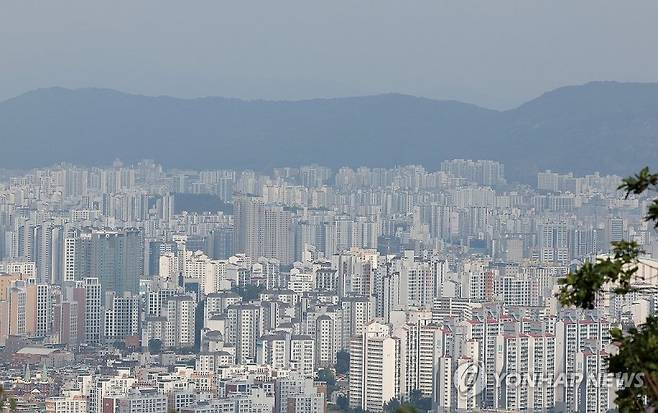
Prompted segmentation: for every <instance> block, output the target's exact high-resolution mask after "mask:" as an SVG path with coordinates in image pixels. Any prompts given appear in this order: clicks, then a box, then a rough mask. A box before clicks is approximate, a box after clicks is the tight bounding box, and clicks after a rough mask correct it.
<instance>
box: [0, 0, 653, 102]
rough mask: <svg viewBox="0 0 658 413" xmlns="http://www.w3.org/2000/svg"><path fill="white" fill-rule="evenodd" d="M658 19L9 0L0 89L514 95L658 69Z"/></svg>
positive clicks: (543, 8)
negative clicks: (54, 88)
mask: <svg viewBox="0 0 658 413" xmlns="http://www.w3.org/2000/svg"><path fill="white" fill-rule="evenodd" d="M657 21H658V1H656V0H632V1H622V0H615V1H608V0H544V1H533V0H516V1H512V0H481V1H469V0H453V1H441V0H433V1H415V0H396V1H392V0H373V1H367V0H350V1H347V0H325V1H313V0H300V1H289V0H268V1H247V0H233V1H220V0H208V1H204V0H192V1H180V0H178V1H166V0H112V1H91V0H75V1H67V0H57V1H31V0H0V100H4V99H6V98H9V97H12V96H15V95H18V94H21V93H23V92H25V91H28V90H31V89H35V88H39V87H49V86H65V87H73V88H77V87H87V86H94V87H107V88H115V89H119V90H122V91H127V92H135V93H142V94H148V95H173V96H181V97H192V96H207V95H221V96H234V97H242V98H266V99H301V98H309V97H326V96H346V95H361V94H373V93H382V92H400V93H408V94H414V95H419V96H427V97H432V98H447V99H459V100H464V101H469V102H473V103H478V104H481V105H484V106H489V107H496V108H506V107H511V106H515V105H517V104H519V103H520V102H522V101H524V100H527V99H529V98H532V97H535V96H536V95H538V94H541V93H542V92H544V91H546V90H549V89H552V88H555V87H558V86H562V85H566V84H577V83H584V82H587V81H590V80H620V81H658V43H657V41H658V24H657V23H656V22H657Z"/></svg>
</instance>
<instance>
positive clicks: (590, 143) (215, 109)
mask: <svg viewBox="0 0 658 413" xmlns="http://www.w3.org/2000/svg"><path fill="white" fill-rule="evenodd" d="M0 142H1V146H0V153H1V154H2V158H1V159H2V164H0V167H4V168H27V167H34V166H44V165H49V164H53V163H56V162H60V161H70V162H76V163H81V164H109V163H110V162H111V161H112V160H114V159H115V158H120V159H122V160H124V161H127V162H132V161H135V160H138V159H141V158H152V159H156V160H158V161H160V162H162V163H163V164H165V165H166V166H168V167H190V168H231V167H248V168H253V169H257V170H266V169H269V168H271V167H275V166H284V165H291V166H292V165H301V164H307V163H311V162H317V163H320V164H323V165H327V166H331V167H334V168H335V167H340V166H359V165H368V166H386V167H390V166H394V165H396V164H398V165H399V164H408V163H420V164H423V165H425V166H426V167H427V168H429V169H436V168H438V166H439V163H440V162H441V160H443V159H452V158H478V159H495V160H500V161H502V162H504V163H505V166H506V168H507V172H508V175H509V176H511V177H512V178H515V179H520V180H524V181H532V180H533V179H534V174H535V173H536V171H537V170H540V169H545V168H550V169H553V170H558V171H574V172H576V173H578V174H582V173H589V172H593V171H601V172H602V173H618V174H628V173H631V172H634V171H635V170H637V169H638V168H639V167H641V166H644V165H653V166H658V84H638V83H616V82H593V83H588V84H585V85H582V86H570V87H564V88H560V89H557V90H554V91H552V92H548V93H546V94H544V95H542V96H540V97H538V98H537V99H534V100H532V101H530V102H527V103H525V104H523V105H521V106H520V107H518V108H516V109H513V110H508V111H494V110H489V109H484V108H481V107H478V106H474V105H470V104H464V103H460V102H455V101H437V100H431V99H424V98H417V97H412V96H405V95H397V94H387V95H377V96H365V97H353V98H336V99H314V100H303V101H260V100H255V101H245V100H238V99H226V98H218V97H208V98H199V99H177V98H171V97H147V96H138V95H130V94H125V93H120V92H116V91H113V90H107V89H78V90H70V89H62V88H50V89H40V90H36V91H33V92H29V93H26V94H24V95H21V96H18V97H16V98H13V99H9V100H7V101H4V102H0Z"/></svg>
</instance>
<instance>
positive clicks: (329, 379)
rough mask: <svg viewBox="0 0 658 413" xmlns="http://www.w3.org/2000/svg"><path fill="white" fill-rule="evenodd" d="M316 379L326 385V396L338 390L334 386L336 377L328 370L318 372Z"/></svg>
mask: <svg viewBox="0 0 658 413" xmlns="http://www.w3.org/2000/svg"><path fill="white" fill-rule="evenodd" d="M317 379H318V381H323V382H325V383H326V384H327V393H328V394H327V396H331V394H332V393H333V392H334V391H336V389H337V388H338V386H336V375H335V374H334V372H333V371H332V370H330V369H321V370H318V376H317Z"/></svg>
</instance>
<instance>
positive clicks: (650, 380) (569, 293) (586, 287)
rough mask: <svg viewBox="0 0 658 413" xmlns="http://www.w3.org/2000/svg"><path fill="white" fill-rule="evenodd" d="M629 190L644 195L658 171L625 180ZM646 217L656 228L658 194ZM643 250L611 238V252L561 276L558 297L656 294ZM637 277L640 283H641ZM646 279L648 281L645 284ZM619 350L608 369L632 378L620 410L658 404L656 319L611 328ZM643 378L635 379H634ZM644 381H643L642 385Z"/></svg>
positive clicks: (583, 300)
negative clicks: (642, 262)
mask: <svg viewBox="0 0 658 413" xmlns="http://www.w3.org/2000/svg"><path fill="white" fill-rule="evenodd" d="M619 189H620V190H623V191H625V192H626V198H628V197H629V196H630V195H631V194H635V195H640V194H642V193H644V192H645V191H649V190H653V191H656V190H658V174H652V173H650V172H649V168H643V169H642V170H641V171H640V172H639V173H638V174H637V175H635V176H631V177H628V178H626V179H624V180H623V182H622V184H621V185H620V186H619ZM645 220H646V221H648V222H651V223H652V224H653V226H654V228H658V199H654V200H653V201H652V202H651V203H650V204H649V207H648V209H647V214H646V216H645ZM642 253H643V251H642V250H641V249H640V248H639V246H638V244H637V243H636V242H633V241H620V242H616V243H613V254H612V256H611V257H608V258H604V259H598V260H597V261H596V262H594V263H591V262H588V263H585V264H584V265H583V266H582V267H581V268H580V269H578V270H577V271H575V272H571V273H569V274H567V275H566V277H564V278H563V279H561V280H560V281H559V284H560V291H559V293H558V298H559V300H560V303H561V304H562V305H565V306H576V307H580V308H583V309H593V308H594V307H595V306H596V303H597V300H598V299H599V298H602V297H604V296H605V295H607V294H611V295H622V296H623V295H625V294H628V293H631V292H642V293H656V292H657V290H656V288H655V287H653V286H652V285H651V283H649V281H650V280H643V279H641V278H640V277H639V276H638V275H637V270H638V266H637V264H638V262H639V257H640V255H641V254H642ZM637 281H639V282H640V283H638V282H637ZM645 282H646V283H645ZM610 335H611V337H612V340H613V343H614V344H615V345H616V346H617V347H618V349H619V351H618V352H617V354H612V355H611V356H609V358H608V363H609V364H608V372H609V373H613V374H615V375H620V376H621V377H627V378H629V379H630V380H629V382H628V383H627V384H629V385H627V386H624V387H622V388H621V389H620V390H619V391H617V399H616V400H615V403H616V404H617V406H618V408H619V410H620V411H622V412H644V411H651V410H654V409H656V408H657V407H658V318H656V317H655V316H650V317H649V318H648V319H647V320H646V322H645V324H643V325H640V326H638V327H637V328H630V329H628V330H626V331H623V330H621V329H612V330H611V331H610ZM633 377H635V378H640V380H639V381H638V380H632V378H633ZM640 384H641V385H640Z"/></svg>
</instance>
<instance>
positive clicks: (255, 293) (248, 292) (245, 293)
mask: <svg viewBox="0 0 658 413" xmlns="http://www.w3.org/2000/svg"><path fill="white" fill-rule="evenodd" d="M231 290H232V291H233V292H235V293H237V294H238V295H239V296H240V298H242V301H255V300H258V299H259V298H260V293H262V292H263V291H264V290H265V286H263V285H251V284H249V285H245V286H244V287H239V286H234V287H233V288H231Z"/></svg>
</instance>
